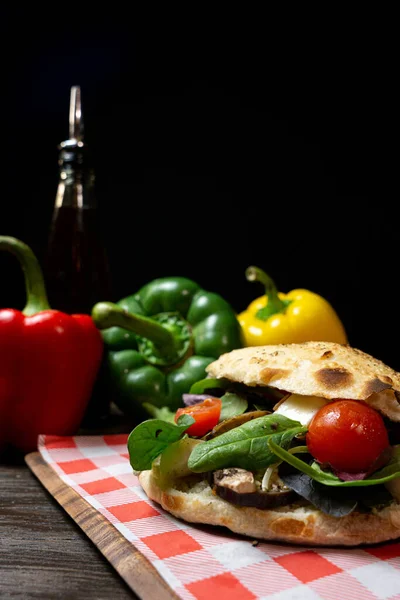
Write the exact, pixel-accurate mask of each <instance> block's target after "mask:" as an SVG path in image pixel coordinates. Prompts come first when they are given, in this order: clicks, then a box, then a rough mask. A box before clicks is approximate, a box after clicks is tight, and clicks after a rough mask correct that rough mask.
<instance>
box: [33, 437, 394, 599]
mask: <svg viewBox="0 0 400 600" xmlns="http://www.w3.org/2000/svg"><path fill="white" fill-rule="evenodd" d="M126 441H127V436H126V435H108V436H102V437H99V436H96V437H94V436H93V437H54V436H42V437H41V438H40V439H39V450H40V452H41V454H42V456H43V458H44V460H45V461H46V462H47V463H49V464H50V465H51V466H52V467H53V469H54V470H55V471H56V472H57V473H58V475H59V476H60V477H61V479H62V480H63V481H64V482H65V483H66V484H67V485H69V486H71V487H72V488H73V489H74V490H75V491H76V492H78V494H80V495H81V496H82V497H83V498H84V499H85V500H86V501H87V502H89V504H91V505H92V506H93V507H94V508H96V509H97V510H98V511H99V512H100V513H101V514H102V515H104V516H105V517H106V518H107V519H108V520H109V521H110V522H111V523H112V524H113V525H114V526H115V527H116V528H117V529H118V531H120V532H121V533H122V535H123V536H124V537H125V538H126V539H127V540H129V541H130V542H132V544H134V545H135V546H136V548H138V549H139V550H140V551H141V552H142V553H143V554H144V555H145V556H146V557H147V558H148V559H149V560H150V562H151V563H152V564H153V565H154V566H155V568H156V569H157V570H158V571H159V573H160V574H161V575H162V577H164V579H165V580H166V581H167V582H168V584H169V585H170V587H171V588H172V589H173V590H174V591H175V593H176V594H177V595H178V596H180V597H181V598H183V599H187V600H189V599H190V600H194V599H196V600H206V599H207V600H209V599H210V598H218V600H250V599H251V598H258V599H260V600H261V599H263V598H268V599H269V600H289V599H290V600H321V599H324V600H325V599H326V600H347V599H348V600H358V599H360V600H361V599H362V600H373V599H374V600H375V599H389V598H390V599H392V600H395V599H396V600H400V543H391V544H385V545H381V546H375V547H371V548H364V549H348V550H347V549H346V550H337V549H329V548H313V549H310V548H308V549H307V548H302V547H290V546H284V545H279V544H267V543H260V544H259V545H258V546H253V545H252V544H251V540H249V539H246V538H243V537H240V536H236V535H233V534H230V533H229V532H227V533H226V535H225V534H224V533H221V530H220V529H217V528H215V529H214V530H213V528H211V527H208V528H206V527H197V526H192V525H189V524H188V523H184V522H181V521H178V520H177V519H175V518H174V517H172V516H171V515H169V514H168V513H165V512H164V511H163V510H162V509H161V508H160V507H159V506H158V505H157V504H155V503H153V502H151V501H150V500H148V498H147V496H146V495H145V493H144V492H143V490H142V488H141V487H140V485H139V482H138V480H137V478H136V477H135V476H134V475H133V473H132V469H131V467H130V464H129V460H128V454H127V447H126Z"/></svg>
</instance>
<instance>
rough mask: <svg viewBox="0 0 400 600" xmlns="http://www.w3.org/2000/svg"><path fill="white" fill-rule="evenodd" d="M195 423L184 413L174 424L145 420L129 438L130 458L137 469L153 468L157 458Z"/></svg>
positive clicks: (133, 466)
mask: <svg viewBox="0 0 400 600" xmlns="http://www.w3.org/2000/svg"><path fill="white" fill-rule="evenodd" d="M193 423H194V419H193V417H190V416H189V415H182V416H181V417H179V419H178V423H177V424H176V425H173V424H172V423H167V422H166V421H162V420H161V419H149V420H148V421H143V422H142V423H140V424H139V425H138V426H137V427H135V429H134V430H133V431H132V432H131V434H130V435H129V438H128V451H129V459H130V463H131V466H132V468H133V469H134V470H135V471H145V470H146V469H151V465H152V463H153V460H154V459H155V458H157V456H159V455H160V454H161V453H162V452H164V450H165V449H166V448H167V447H168V446H169V445H170V444H172V443H173V442H176V441H177V440H179V439H180V438H181V437H182V435H183V434H184V432H185V431H186V429H187V428H188V427H190V425H192V424H193Z"/></svg>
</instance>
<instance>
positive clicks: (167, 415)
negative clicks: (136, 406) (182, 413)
mask: <svg viewBox="0 0 400 600" xmlns="http://www.w3.org/2000/svg"><path fill="white" fill-rule="evenodd" d="M142 406H143V408H145V409H146V410H147V412H148V413H149V415H150V416H151V417H153V418H154V419H161V421H167V422H168V423H174V424H175V414H176V411H174V412H173V411H172V410H170V409H169V408H168V406H162V407H161V408H158V406H154V404H150V402H143V405H142Z"/></svg>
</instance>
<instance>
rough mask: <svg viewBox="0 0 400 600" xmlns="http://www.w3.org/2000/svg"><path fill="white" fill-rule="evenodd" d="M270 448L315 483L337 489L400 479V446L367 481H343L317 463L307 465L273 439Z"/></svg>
mask: <svg viewBox="0 0 400 600" xmlns="http://www.w3.org/2000/svg"><path fill="white" fill-rule="evenodd" d="M268 446H269V448H270V450H271V451H272V452H273V453H274V454H276V456H277V457H279V458H280V459H282V460H284V461H286V462H287V463H289V464H290V465H292V467H295V468H296V469H298V470H299V471H301V472H302V473H306V474H307V475H308V476H309V477H311V479H315V481H318V482H319V483H322V484H324V485H330V486H335V487H365V486H368V485H379V484H380V483H385V482H386V481H390V480H391V479H395V478H396V477H400V446H394V451H393V456H392V458H391V460H390V461H389V463H388V464H387V465H386V466H385V467H383V469H380V470H379V471H375V473H372V475H370V476H369V477H367V478H366V479H359V480H354V481H342V480H341V479H339V477H336V475H334V474H333V473H331V472H329V471H323V470H322V469H321V467H320V466H319V465H318V463H316V462H314V463H313V464H312V465H309V464H307V463H306V462H304V461H303V460H301V459H300V458H297V456H294V455H293V454H291V453H290V452H287V451H286V450H285V449H284V448H282V447H281V445H279V444H277V443H276V442H275V440H274V439H272V438H270V439H268Z"/></svg>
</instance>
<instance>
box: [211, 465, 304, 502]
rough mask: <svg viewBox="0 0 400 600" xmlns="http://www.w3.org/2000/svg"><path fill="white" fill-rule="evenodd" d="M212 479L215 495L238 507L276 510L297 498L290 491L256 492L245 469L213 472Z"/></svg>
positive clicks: (252, 481)
mask: <svg viewBox="0 0 400 600" xmlns="http://www.w3.org/2000/svg"><path fill="white" fill-rule="evenodd" d="M213 479H214V490H215V493H216V494H217V495H218V496H219V497H220V498H223V499H224V500H226V501H227V502H231V504H236V505H238V506H252V507H254V508H260V509H267V508H276V507H277V506H284V505H285V504H290V502H293V501H294V500H295V498H296V497H297V494H296V493H295V492H293V491H292V490H283V491H274V492H259V491H256V484H255V481H254V476H253V473H251V472H250V471H246V470H245V469H220V470H218V471H215V472H214V477H213ZM251 490H252V491H251Z"/></svg>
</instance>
